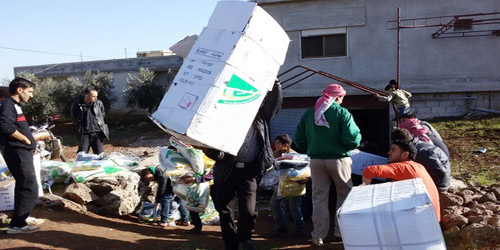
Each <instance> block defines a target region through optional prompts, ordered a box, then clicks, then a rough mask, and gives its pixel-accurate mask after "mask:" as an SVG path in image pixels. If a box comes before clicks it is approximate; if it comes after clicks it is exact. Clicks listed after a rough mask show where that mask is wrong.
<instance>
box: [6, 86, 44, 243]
mask: <svg viewBox="0 0 500 250" xmlns="http://www.w3.org/2000/svg"><path fill="white" fill-rule="evenodd" d="M34 87H35V84H34V83H32V82H31V81H28V80H26V79H24V78H20V77H16V78H15V79H14V80H12V81H11V82H10V84H9V94H10V96H8V97H7V98H5V99H4V100H3V101H2V102H1V103H0V144H1V148H2V155H3V157H4V159H5V163H7V167H8V168H9V171H10V172H11V173H12V176H13V177H14V179H15V180H16V186H15V189H14V215H13V216H12V220H11V221H10V225H9V228H8V230H7V233H8V234H25V233H33V232H36V231H38V230H40V228H39V227H37V226H30V225H28V224H27V223H26V219H27V218H28V216H29V215H30V214H31V212H32V211H33V208H34V207H35V203H36V200H37V199H38V186H37V181H36V175H35V167H34V166H33V151H34V149H35V145H36V143H35V138H33V135H32V134H31V131H30V129H29V125H28V122H27V121H26V117H25V116H24V113H23V110H22V109H21V104H20V103H21V102H27V101H28V100H29V99H30V98H31V97H33V89H34Z"/></svg>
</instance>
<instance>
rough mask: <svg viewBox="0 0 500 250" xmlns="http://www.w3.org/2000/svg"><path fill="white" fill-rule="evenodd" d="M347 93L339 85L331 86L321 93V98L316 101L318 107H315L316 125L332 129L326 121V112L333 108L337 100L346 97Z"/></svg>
mask: <svg viewBox="0 0 500 250" xmlns="http://www.w3.org/2000/svg"><path fill="white" fill-rule="evenodd" d="M346 94H347V93H346V91H345V90H344V88H342V86H340V85H338V84H330V85H328V86H326V88H325V89H324V90H323V92H321V97H320V98H319V99H318V100H317V101H316V106H315V107H314V123H315V124H316V125H317V126H324V127H327V128H330V124H328V121H326V118H325V112H326V111H327V110H328V109H329V108H330V106H332V104H333V103H334V102H335V98H336V97H339V96H345V95H346Z"/></svg>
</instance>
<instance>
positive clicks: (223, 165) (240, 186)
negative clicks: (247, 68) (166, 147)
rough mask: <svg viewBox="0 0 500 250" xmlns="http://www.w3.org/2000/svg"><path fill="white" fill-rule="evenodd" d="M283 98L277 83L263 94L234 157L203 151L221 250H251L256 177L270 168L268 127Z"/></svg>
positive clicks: (270, 152)
mask: <svg viewBox="0 0 500 250" xmlns="http://www.w3.org/2000/svg"><path fill="white" fill-rule="evenodd" d="M282 101H283V96H282V92H281V85H280V84H279V82H276V83H275V84H274V87H273V90H272V91H271V92H269V93H267V95H266V98H265V99H264V101H263V102H262V105H261V106H260V109H259V112H258V113H257V116H256V117H255V119H254V121H253V123H252V126H250V129H249V130H248V132H247V135H246V137H245V140H244V142H243V145H242V146H241V148H240V150H239V152H238V154H237V156H233V155H230V154H227V153H224V152H221V151H218V150H204V151H205V153H206V155H207V156H208V157H210V158H212V159H214V160H215V161H216V163H215V165H214V170H213V173H214V185H215V188H216V190H215V192H216V195H215V200H214V201H215V208H216V209H217V211H218V212H219V216H220V226H221V231H222V239H223V240H224V249H226V250H236V249H239V245H240V244H241V245H242V247H243V249H245V250H248V249H255V246H254V244H253V242H252V240H251V239H252V230H253V229H254V227H255V221H256V219H257V211H256V209H255V205H256V195H257V181H256V177H257V176H258V175H260V174H262V172H263V171H264V170H265V169H267V168H269V167H270V166H272V164H273V151H272V149H271V143H270V138H269V123H270V122H271V120H272V119H273V118H274V116H276V114H277V113H278V111H279V110H280V108H281V104H282ZM235 195H236V196H238V209H239V214H240V217H239V218H238V224H237V225H235V223H234V212H235V207H234V198H235V197H234V196H235Z"/></svg>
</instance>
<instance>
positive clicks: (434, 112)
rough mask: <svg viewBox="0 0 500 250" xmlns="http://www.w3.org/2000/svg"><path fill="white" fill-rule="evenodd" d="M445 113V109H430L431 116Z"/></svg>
mask: <svg viewBox="0 0 500 250" xmlns="http://www.w3.org/2000/svg"><path fill="white" fill-rule="evenodd" d="M445 112H446V109H445V107H432V108H431V113H433V114H436V115H437V114H441V115H442V114H444V113H445Z"/></svg>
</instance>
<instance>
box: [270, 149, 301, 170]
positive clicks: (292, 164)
mask: <svg viewBox="0 0 500 250" xmlns="http://www.w3.org/2000/svg"><path fill="white" fill-rule="evenodd" d="M309 161H310V158H309V156H307V155H306V154H298V153H286V154H283V155H282V156H281V157H279V158H277V159H276V160H275V163H274V164H275V166H276V168H277V169H289V168H296V169H298V168H304V167H307V166H309Z"/></svg>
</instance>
